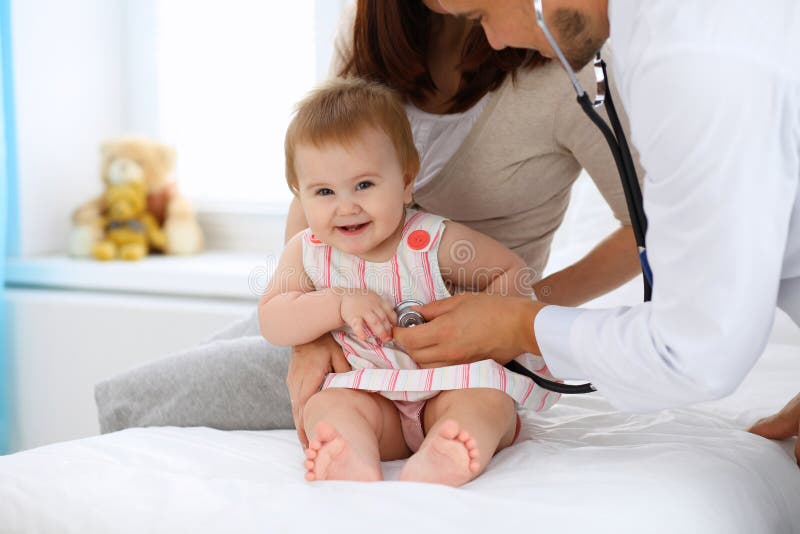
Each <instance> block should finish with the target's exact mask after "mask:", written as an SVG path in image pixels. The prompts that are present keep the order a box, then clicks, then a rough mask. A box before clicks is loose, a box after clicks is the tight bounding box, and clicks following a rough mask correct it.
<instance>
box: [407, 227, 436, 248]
mask: <svg viewBox="0 0 800 534" xmlns="http://www.w3.org/2000/svg"><path fill="white" fill-rule="evenodd" d="M406 241H407V243H408V246H409V247H410V248H411V249H412V250H422V249H423V248H425V247H426V246H427V245H428V243H430V242H431V234H429V233H428V232H426V231H425V230H414V231H413V232H411V233H410V234H409V236H408V239H407V240H406Z"/></svg>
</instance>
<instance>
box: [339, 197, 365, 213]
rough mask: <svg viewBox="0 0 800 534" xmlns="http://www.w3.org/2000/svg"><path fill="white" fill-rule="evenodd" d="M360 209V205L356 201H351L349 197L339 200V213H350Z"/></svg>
mask: <svg viewBox="0 0 800 534" xmlns="http://www.w3.org/2000/svg"><path fill="white" fill-rule="evenodd" d="M360 211H361V206H359V205H358V203H357V202H353V201H352V200H349V199H342V200H341V201H340V202H339V214H340V215H352V214H354V213H358V212H360Z"/></svg>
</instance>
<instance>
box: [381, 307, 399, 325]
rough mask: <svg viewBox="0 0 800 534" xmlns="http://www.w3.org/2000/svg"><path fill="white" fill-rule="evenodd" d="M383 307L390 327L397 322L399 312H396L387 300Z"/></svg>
mask: <svg viewBox="0 0 800 534" xmlns="http://www.w3.org/2000/svg"><path fill="white" fill-rule="evenodd" d="M382 307H383V312H384V313H385V314H386V320H388V321H389V327H391V326H392V325H395V324H397V314H396V313H395V312H394V308H393V307H392V305H391V304H389V303H388V302H386V301H383V304H382Z"/></svg>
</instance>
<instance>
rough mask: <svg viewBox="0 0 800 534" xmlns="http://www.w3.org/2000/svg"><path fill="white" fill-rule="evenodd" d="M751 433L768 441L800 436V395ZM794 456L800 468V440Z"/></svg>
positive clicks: (760, 421)
mask: <svg viewBox="0 0 800 534" xmlns="http://www.w3.org/2000/svg"><path fill="white" fill-rule="evenodd" d="M749 432H752V433H753V434H758V435H759V436H763V437H765V438H768V439H786V438H790V437H792V436H800V393H798V394H797V396H796V397H795V398H793V399H792V400H790V401H789V402H788V403H787V404H786V406H784V407H783V410H781V411H780V412H778V413H776V414H773V415H770V416H769V417H765V418H764V419H761V420H759V421H757V422H756V424H754V425H753V426H752V428H750V430H749ZM794 456H795V458H797V465H798V466H800V439H798V440H797V444H796V445H795V447H794Z"/></svg>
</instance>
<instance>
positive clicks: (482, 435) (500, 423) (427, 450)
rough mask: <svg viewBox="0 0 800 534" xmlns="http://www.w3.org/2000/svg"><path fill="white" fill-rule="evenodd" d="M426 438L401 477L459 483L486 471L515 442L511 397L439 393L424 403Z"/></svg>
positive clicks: (476, 392)
mask: <svg viewBox="0 0 800 534" xmlns="http://www.w3.org/2000/svg"><path fill="white" fill-rule="evenodd" d="M424 424H425V431H426V436H425V441H423V442H422V445H421V446H420V448H419V450H418V451H417V452H416V453H415V454H414V455H413V456H412V457H411V458H410V459H409V460H408V462H406V465H405V466H404V467H403V471H402V472H401V473H400V479H401V480H413V481H417V482H432V483H437V484H447V485H449V486H460V485H462V484H465V483H466V482H469V481H470V480H472V479H473V478H475V477H476V476H478V475H479V474H480V473H482V472H483V470H484V469H486V466H487V465H489V460H491V459H492V456H493V455H494V453H495V452H497V451H499V450H500V449H503V448H505V447H508V446H509V445H511V442H512V441H513V440H514V434H515V432H516V425H517V412H516V408H515V406H514V401H513V399H511V397H509V396H508V395H506V394H505V393H503V392H502V391H499V390H496V389H488V388H487V389H484V388H475V389H458V390H452V391H443V392H441V393H439V394H438V395H437V396H436V397H434V398H432V399H431V400H429V401H428V403H427V404H426V405H425V415H424Z"/></svg>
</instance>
